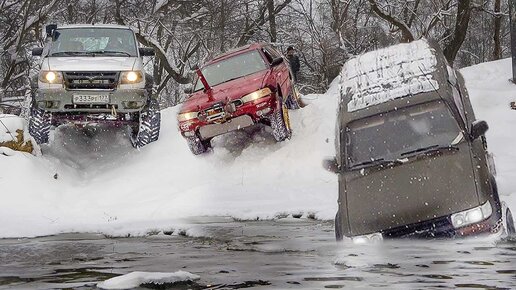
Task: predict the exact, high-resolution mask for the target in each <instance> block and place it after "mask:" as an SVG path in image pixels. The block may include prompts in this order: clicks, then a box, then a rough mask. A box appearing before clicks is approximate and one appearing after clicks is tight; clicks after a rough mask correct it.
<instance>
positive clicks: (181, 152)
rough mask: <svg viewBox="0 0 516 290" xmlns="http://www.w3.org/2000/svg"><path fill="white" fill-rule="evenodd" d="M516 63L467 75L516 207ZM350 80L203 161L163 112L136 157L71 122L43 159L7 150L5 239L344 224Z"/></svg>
mask: <svg viewBox="0 0 516 290" xmlns="http://www.w3.org/2000/svg"><path fill="white" fill-rule="evenodd" d="M510 67H511V66H510V60H502V61H498V62H492V63H486V64H481V65H478V66H475V67H471V68H466V69H464V70H463V72H464V75H465V77H466V82H467V86H468V88H469V92H470V95H471V97H472V100H473V103H474V107H475V109H476V113H477V117H478V118H479V119H485V120H487V121H488V123H489V125H490V127H491V129H490V131H489V132H488V133H487V138H488V142H489V146H490V150H491V151H493V152H494V154H495V158H496V162H497V168H498V182H499V189H500V194H501V195H502V199H503V200H505V201H507V202H508V203H509V205H510V206H511V207H512V208H515V209H516V189H515V188H516V163H515V161H516V153H514V150H513V148H512V147H511V146H513V144H514V140H515V139H516V136H513V135H512V134H511V132H512V128H511V126H514V124H516V122H515V121H516V111H513V110H510V109H509V105H508V104H509V101H511V100H516V85H513V84H511V83H509V82H508V79H509V78H510V76H511V72H510ZM338 91H339V84H338V82H337V81H335V82H334V83H333V85H332V87H331V88H330V90H329V91H328V92H327V93H326V94H323V95H308V96H306V97H305V100H306V102H309V103H310V105H309V106H307V107H305V108H303V109H301V110H298V111H293V112H292V113H291V119H292V123H293V129H294V135H293V137H292V139H291V140H288V141H286V142H283V143H279V144H276V143H275V142H274V140H273V138H272V137H271V136H270V134H269V133H268V132H267V130H268V129H267V128H265V127H259V128H257V129H255V130H247V131H241V132H237V133H234V134H230V135H226V136H222V137H219V138H217V139H216V140H214V150H213V152H210V153H209V154H207V155H203V156H193V155H192V154H191V153H190V151H189V150H188V148H187V145H186V142H185V141H184V140H183V138H182V137H181V136H180V134H179V133H178V130H177V125H176V113H177V108H169V109H166V110H164V111H163V113H162V131H161V134H160V139H159V141H158V142H156V143H153V144H151V145H148V146H146V147H144V148H142V149H141V150H139V151H137V150H134V149H133V148H132V147H131V145H130V143H129V141H128V138H127V137H126V136H125V133H126V132H125V130H123V129H113V128H105V129H103V130H97V131H95V130H79V129H76V128H74V127H70V126H69V127H61V128H59V130H57V131H56V132H55V134H54V136H53V141H52V143H51V145H50V146H42V151H43V156H40V157H36V156H32V155H29V154H24V153H17V154H15V155H14V156H4V155H1V154H0V195H1V203H0V220H2V221H3V222H2V223H1V224H0V237H20V236H39V235H49V234H55V233H61V232H102V233H106V234H109V235H126V234H131V235H144V234H146V233H148V232H155V231H156V230H158V231H159V230H173V229H178V228H182V227H187V224H188V218H189V217H193V216H206V215H208V216H231V217H234V218H236V219H256V218H260V219H272V218H276V217H284V216H287V215H289V214H303V215H304V216H313V217H315V218H319V219H332V218H333V217H334V215H335V212H336V208H337V202H336V201H337V178H336V176H334V175H333V174H331V173H329V172H326V171H325V170H324V169H323V168H322V166H321V161H322V159H323V158H324V157H326V156H331V155H333V154H334V145H333V139H334V125H335V118H336V108H337V98H338Z"/></svg>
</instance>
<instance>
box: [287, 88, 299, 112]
mask: <svg viewBox="0 0 516 290" xmlns="http://www.w3.org/2000/svg"><path fill="white" fill-rule="evenodd" d="M296 95H297V93H296V91H295V88H294V87H293V86H292V92H291V93H290V95H288V97H287V108H288V109H289V110H298V109H301V105H300V104H299V100H298V99H297V98H296Z"/></svg>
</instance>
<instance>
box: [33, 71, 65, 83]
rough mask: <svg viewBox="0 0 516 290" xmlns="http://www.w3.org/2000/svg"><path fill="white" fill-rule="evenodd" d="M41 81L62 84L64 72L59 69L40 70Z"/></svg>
mask: <svg viewBox="0 0 516 290" xmlns="http://www.w3.org/2000/svg"><path fill="white" fill-rule="evenodd" d="M39 81H40V82H43V83H47V84H62V83H63V74H62V73H61V72H58V71H50V70H42V71H40V72H39Z"/></svg>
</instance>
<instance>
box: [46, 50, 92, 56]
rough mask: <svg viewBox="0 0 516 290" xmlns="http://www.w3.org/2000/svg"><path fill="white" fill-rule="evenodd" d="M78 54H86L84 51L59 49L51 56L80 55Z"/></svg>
mask: <svg viewBox="0 0 516 290" xmlns="http://www.w3.org/2000/svg"><path fill="white" fill-rule="evenodd" d="M78 54H86V52H84V51H59V52H54V53H52V54H51V55H50V56H60V55H78Z"/></svg>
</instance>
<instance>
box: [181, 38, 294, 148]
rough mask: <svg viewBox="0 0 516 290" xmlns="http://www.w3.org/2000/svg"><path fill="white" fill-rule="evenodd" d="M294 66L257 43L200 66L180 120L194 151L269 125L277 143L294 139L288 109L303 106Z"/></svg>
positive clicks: (189, 144)
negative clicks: (225, 136) (217, 138)
mask: <svg viewBox="0 0 516 290" xmlns="http://www.w3.org/2000/svg"><path fill="white" fill-rule="evenodd" d="M298 108H299V103H298V97H297V94H296V92H295V89H294V86H293V82H292V76H291V73H290V68H289V65H288V63H287V61H285V60H284V58H283V57H282V56H281V54H280V53H279V52H278V51H277V50H275V49H274V48H272V47H271V46H270V45H268V44H264V43H257V44H251V45H248V46H245V47H240V48H237V49H235V50H233V51H231V52H228V53H225V54H223V55H220V56H218V57H216V58H214V59H212V60H211V61H209V62H208V63H206V65H205V66H204V67H202V68H201V69H197V78H196V80H195V81H194V87H193V92H192V93H191V94H190V95H189V96H188V99H187V100H186V102H185V103H184V104H183V106H182V108H181V111H180V112H179V114H178V116H177V119H178V123H179V130H180V131H181V134H182V135H183V137H185V138H186V140H187V141H188V146H189V147H190V150H191V151H192V153H193V154H196V155H198V154H202V153H204V152H206V150H208V148H209V147H210V141H211V139H212V138H213V137H215V136H218V135H222V134H225V133H227V132H230V131H235V130H238V129H242V128H245V127H249V126H253V125H255V124H258V123H263V124H266V125H268V126H270V127H271V128H272V134H273V136H274V138H275V139H276V141H278V142H281V141H283V140H285V139H287V138H290V136H291V134H292V129H291V127H290V121H289V115H288V109H298Z"/></svg>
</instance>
